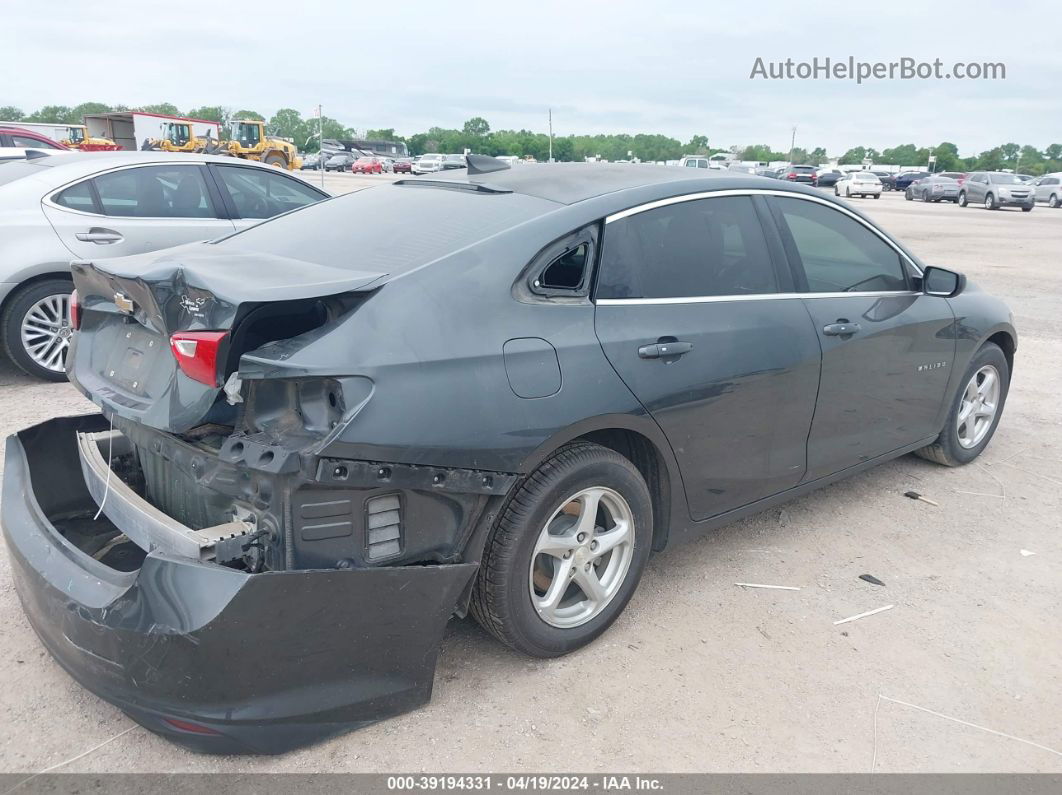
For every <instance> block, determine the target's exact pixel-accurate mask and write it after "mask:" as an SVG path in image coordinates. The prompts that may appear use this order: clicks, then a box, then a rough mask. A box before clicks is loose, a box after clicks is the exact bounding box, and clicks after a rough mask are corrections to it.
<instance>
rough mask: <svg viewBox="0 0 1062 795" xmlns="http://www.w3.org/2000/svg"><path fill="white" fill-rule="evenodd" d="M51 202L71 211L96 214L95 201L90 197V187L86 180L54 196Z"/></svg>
mask: <svg viewBox="0 0 1062 795" xmlns="http://www.w3.org/2000/svg"><path fill="white" fill-rule="evenodd" d="M53 201H54V202H55V203H56V204H58V205H61V206H63V207H69V208H70V209H71V210H81V211H82V212H85V213H97V212H99V210H98V209H97V208H96V200H95V199H94V198H93V196H92V186H91V185H90V184H89V181H88V180H85V181H84V182H79V183H78V184H77V185H71V186H70V187H69V188H67V189H66V190H64V191H61V192H60V193H58V194H56V196H55V198H54V199H53Z"/></svg>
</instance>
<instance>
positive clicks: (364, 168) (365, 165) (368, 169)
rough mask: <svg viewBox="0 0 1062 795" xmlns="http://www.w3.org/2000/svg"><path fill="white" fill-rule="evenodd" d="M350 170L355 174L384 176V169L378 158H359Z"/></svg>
mask: <svg viewBox="0 0 1062 795" xmlns="http://www.w3.org/2000/svg"><path fill="white" fill-rule="evenodd" d="M350 170H351V172H352V173H354V174H382V173H383V170H384V169H383V163H381V162H380V158H378V157H359V158H358V159H357V160H355V161H354V163H353V164H352V165H351V167H350Z"/></svg>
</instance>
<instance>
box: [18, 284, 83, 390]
mask: <svg viewBox="0 0 1062 795" xmlns="http://www.w3.org/2000/svg"><path fill="white" fill-rule="evenodd" d="M21 331H22V335H21V336H22V347H23V348H25V350H26V353H27V355H28V356H29V357H30V358H31V359H32V360H33V361H34V362H35V363H36V364H38V365H40V366H41V367H43V368H44V369H46V370H51V371H52V372H55V373H61V372H63V370H64V369H65V367H66V352H67V349H68V348H69V347H70V334H71V333H72V331H73V329H72V328H71V327H70V296H69V294H67V293H62V294H58V295H47V296H45V297H44V298H42V299H41V300H39V301H37V302H36V303H35V304H33V305H32V306H31V307H30V308H29V310H28V311H27V312H26V314H25V315H24V316H23V318H22V329H21Z"/></svg>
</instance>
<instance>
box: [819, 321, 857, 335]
mask: <svg viewBox="0 0 1062 795" xmlns="http://www.w3.org/2000/svg"><path fill="white" fill-rule="evenodd" d="M857 331H859V324H858V323H849V322H848V321H847V320H838V321H837V322H836V323H830V324H828V325H825V326H823V327H822V333H823V334H825V335H826V336H827V337H847V336H849V335H851V334H855V333H856V332H857Z"/></svg>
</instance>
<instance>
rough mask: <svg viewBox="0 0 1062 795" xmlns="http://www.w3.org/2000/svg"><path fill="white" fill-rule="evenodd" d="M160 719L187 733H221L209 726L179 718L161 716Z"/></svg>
mask: <svg viewBox="0 0 1062 795" xmlns="http://www.w3.org/2000/svg"><path fill="white" fill-rule="evenodd" d="M162 721H163V723H168V724H169V725H170V726H172V727H173V728H175V729H177V730H178V731H182V732H188V733H189V734H213V735H220V734H221V732H219V731H216V730H215V729H211V728H210V727H209V726H202V725H200V724H198V723H192V722H191V721H188V720H181V719H180V718H163V719H162Z"/></svg>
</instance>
